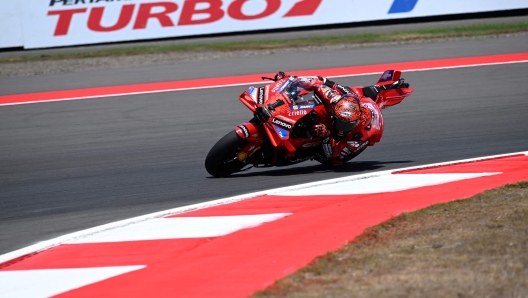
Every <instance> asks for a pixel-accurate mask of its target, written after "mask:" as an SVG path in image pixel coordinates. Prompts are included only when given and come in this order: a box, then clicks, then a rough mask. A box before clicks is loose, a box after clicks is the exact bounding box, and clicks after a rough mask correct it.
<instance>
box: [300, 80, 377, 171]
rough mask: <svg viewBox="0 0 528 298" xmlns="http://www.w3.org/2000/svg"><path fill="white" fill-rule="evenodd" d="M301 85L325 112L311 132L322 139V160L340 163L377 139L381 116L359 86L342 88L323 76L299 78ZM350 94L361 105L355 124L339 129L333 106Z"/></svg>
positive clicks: (374, 104)
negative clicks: (340, 130) (320, 102)
mask: <svg viewBox="0 0 528 298" xmlns="http://www.w3.org/2000/svg"><path fill="white" fill-rule="evenodd" d="M299 80H300V81H301V82H302V87H303V88H305V89H306V90H309V91H313V92H314V94H315V95H316V96H317V97H318V98H319V99H321V100H322V102H323V104H324V106H325V110H326V112H327V113H326V115H325V118H324V119H321V124H318V125H315V126H314V131H315V134H316V135H317V136H318V137H321V138H323V149H324V154H325V156H326V160H325V161H329V162H331V163H334V164H342V163H344V162H346V161H348V160H350V159H352V158H354V157H355V156H357V155H358V154H359V153H361V152H362V151H363V150H364V149H365V148H366V147H367V146H373V145H374V144H376V143H378V142H379V141H380V140H381V136H382V134H383V117H382V113H381V109H380V108H379V107H378V105H376V103H375V102H374V101H373V100H372V99H370V98H368V97H366V96H364V95H363V90H362V87H354V88H350V87H346V86H343V85H340V84H337V83H335V82H332V81H330V80H328V79H326V78H323V77H299ZM348 96H350V97H353V98H354V99H355V100H358V101H359V102H360V104H361V116H360V120H359V121H358V125H357V126H356V127H355V128H354V129H353V130H351V131H349V132H339V131H337V129H336V128H335V123H334V119H335V118H333V116H334V115H333V105H334V104H335V103H336V102H337V101H339V100H341V99H342V97H348Z"/></svg>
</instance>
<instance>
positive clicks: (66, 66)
mask: <svg viewBox="0 0 528 298" xmlns="http://www.w3.org/2000/svg"><path fill="white" fill-rule="evenodd" d="M527 34H528V32H523V33H517V34H504V35H493V36H480V37H473V38H471V39H486V38H496V37H507V36H522V35H527ZM461 39H468V38H450V39H433V40H415V41H410V42H405V43H404V42H393V43H368V44H341V45H331V46H311V47H299V48H284V49H276V50H247V51H233V52H214V51H198V52H196V51H195V52H179V53H175V52H174V53H164V54H146V55H133V56H117V57H97V58H79V59H64V60H48V61H32V62H15V63H0V78H6V77H27V76H35V75H44V74H53V73H70V72H79V71H87V70H102V69H115V68H123V67H136V66H146V65H159V64H177V63H178V62H181V61H199V60H213V59H223V58H227V57H247V56H257V55H273V54H278V53H295V52H303V51H321V50H327V51H332V50H342V49H354V48H365V47H379V46H397V45H400V44H408V43H435V42H443V41H446V40H461Z"/></svg>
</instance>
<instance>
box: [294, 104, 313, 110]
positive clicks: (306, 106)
mask: <svg viewBox="0 0 528 298" xmlns="http://www.w3.org/2000/svg"><path fill="white" fill-rule="evenodd" d="M314 107H315V105H293V106H290V109H291V110H294V111H296V110H308V109H310V110H311V109H313V108H314Z"/></svg>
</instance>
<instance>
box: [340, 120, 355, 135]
mask: <svg viewBox="0 0 528 298" xmlns="http://www.w3.org/2000/svg"><path fill="white" fill-rule="evenodd" d="M357 125H358V120H356V121H352V122H346V121H343V120H341V119H339V118H336V129H337V130H338V131H341V132H349V131H351V130H353V129H354V128H356V126H357Z"/></svg>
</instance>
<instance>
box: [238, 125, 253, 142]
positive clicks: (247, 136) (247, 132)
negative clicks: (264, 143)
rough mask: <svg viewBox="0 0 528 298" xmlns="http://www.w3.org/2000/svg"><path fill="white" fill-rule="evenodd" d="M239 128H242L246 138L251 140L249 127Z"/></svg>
mask: <svg viewBox="0 0 528 298" xmlns="http://www.w3.org/2000/svg"><path fill="white" fill-rule="evenodd" d="M237 127H238V128H240V129H241V130H242V132H243V133H244V137H245V138H246V139H247V138H249V136H250V134H249V129H247V127H246V126H245V125H239V126H237Z"/></svg>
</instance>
